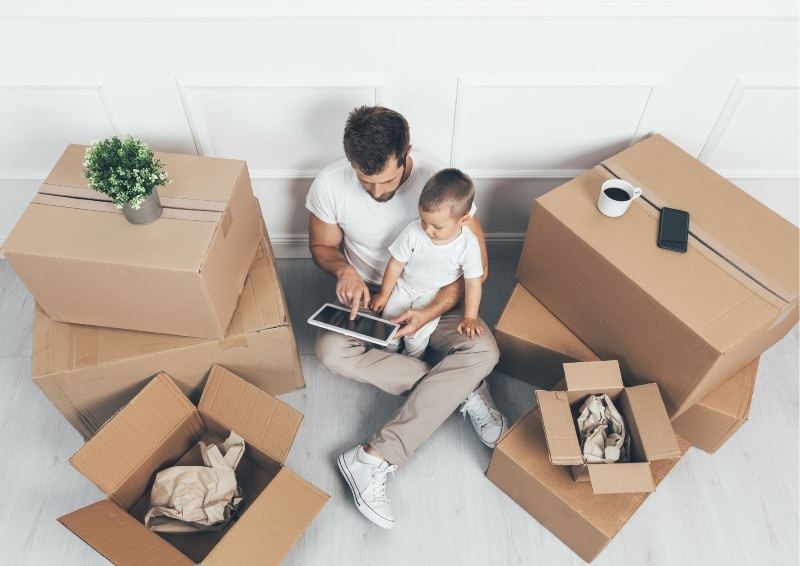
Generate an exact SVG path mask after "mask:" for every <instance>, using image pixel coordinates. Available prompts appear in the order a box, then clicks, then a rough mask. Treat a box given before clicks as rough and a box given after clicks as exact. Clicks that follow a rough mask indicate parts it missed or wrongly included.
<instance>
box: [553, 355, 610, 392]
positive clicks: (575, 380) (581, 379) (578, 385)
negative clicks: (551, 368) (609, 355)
mask: <svg viewBox="0 0 800 566" xmlns="http://www.w3.org/2000/svg"><path fill="white" fill-rule="evenodd" d="M564 377H565V379H566V382H567V390H568V391H586V392H594V391H603V390H606V389H608V390H613V389H620V388H621V387H622V374H621V373H620V370H619V362H618V361H617V360H606V361H601V362H574V363H570V364H564Z"/></svg>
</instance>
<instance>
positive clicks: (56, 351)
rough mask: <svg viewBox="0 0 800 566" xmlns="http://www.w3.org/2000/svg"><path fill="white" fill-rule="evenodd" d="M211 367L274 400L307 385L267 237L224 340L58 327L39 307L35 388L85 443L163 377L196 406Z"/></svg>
mask: <svg viewBox="0 0 800 566" xmlns="http://www.w3.org/2000/svg"><path fill="white" fill-rule="evenodd" d="M213 363H220V364H224V365H225V366H226V367H228V368H230V369H231V370H232V371H235V372H236V373H237V374H238V375H240V376H241V377H242V378H243V379H245V380H247V381H248V382H250V383H252V384H254V385H256V386H257V387H258V388H260V389H262V390H263V391H266V392H267V393H270V394H272V395H278V394H280V393H286V392H288V391H294V390H296V389H300V388H302V387H304V386H305V382H304V380H303V373H302V370H301V368H300V359H299V356H298V353H297V345H296V343H295V338H294V332H293V331H292V325H291V321H290V319H289V313H288V309H287V307H286V302H285V299H284V296H283V292H282V290H281V286H280V280H279V279H278V274H277V271H276V268H275V261H274V257H273V256H272V250H271V248H270V246H269V241H268V240H267V239H266V238H262V240H261V244H260V245H259V248H258V254H257V255H256V257H255V260H254V261H253V262H252V266H251V268H250V273H249V275H248V277H247V280H246V282H245V285H244V289H243V292H242V296H241V300H240V301H239V305H238V307H237V308H236V313H235V314H234V317H233V320H232V322H231V324H230V328H229V329H228V336H227V337H226V338H224V339H223V340H204V339H200V338H187V337H182V336H172V335H169V334H152V333H148V332H136V331H133V330H119V329H113V328H101V327H95V326H82V325H77V324H67V323H64V322H54V321H52V320H50V319H49V318H48V317H47V315H46V314H45V313H44V312H43V311H42V310H41V309H39V308H37V309H36V314H35V316H34V327H33V359H32V374H33V382H34V383H35V384H36V385H37V386H39V388H40V389H41V390H42V392H43V393H44V394H45V396H46V397H47V398H48V399H49V400H50V402H51V403H53V405H55V407H56V408H57V409H58V410H59V411H60V412H61V414H63V415H64V417H65V418H66V419H67V420H68V421H69V422H70V424H71V425H72V426H73V427H75V428H76V429H77V430H78V432H80V433H81V434H82V435H83V436H84V438H89V437H91V436H92V435H93V434H94V433H95V432H97V430H98V429H99V428H100V427H101V426H102V425H103V423H104V422H106V420H108V419H109V418H111V416H112V415H113V414H114V413H115V412H116V411H117V410H118V409H119V408H120V407H121V406H122V405H124V404H125V403H127V402H128V401H130V400H131V399H132V398H133V397H134V396H135V395H136V394H137V393H138V392H139V391H140V390H141V389H142V387H144V385H145V384H146V383H147V382H148V381H149V380H150V379H151V378H152V377H153V376H154V375H155V374H157V373H159V372H161V371H164V372H167V373H169V375H170V376H171V377H172V379H173V380H174V381H175V383H176V384H177V385H178V386H179V387H180V388H181V390H182V391H183V392H184V394H186V395H187V396H188V397H189V398H190V399H192V400H193V401H197V400H198V399H199V397H200V394H201V392H202V387H203V384H204V383H205V379H206V376H207V375H208V368H209V367H211V365H212V364H213Z"/></svg>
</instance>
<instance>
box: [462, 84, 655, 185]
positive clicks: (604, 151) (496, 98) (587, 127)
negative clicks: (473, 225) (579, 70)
mask: <svg viewBox="0 0 800 566" xmlns="http://www.w3.org/2000/svg"><path fill="white" fill-rule="evenodd" d="M664 82H665V78H663V77H619V78H614V77H604V76H598V77H563V78H562V77H559V78H542V77H536V78H527V77H501V76H482V77H459V79H458V86H457V94H456V102H455V111H454V119H453V136H452V145H451V152H450V162H451V163H452V164H453V165H454V166H457V167H461V168H464V169H466V170H468V171H469V172H470V173H471V174H472V175H473V176H475V177H480V178H513V179H520V178H530V179H543V178H544V179H563V178H570V177H574V176H575V175H577V174H579V173H580V172H582V171H584V170H586V169H588V168H589V167H591V166H592V165H594V164H596V163H597V162H598V161H599V160H600V159H602V158H603V157H606V156H608V155H609V154H611V153H615V152H616V151H619V150H621V149H623V148H624V147H627V146H628V145H631V144H632V143H635V142H636V141H638V139H639V137H640V132H641V128H642V125H643V123H644V120H645V117H646V113H647V110H648V106H649V104H648V103H649V101H650V98H651V96H652V94H653V91H654V89H655V88H656V87H657V86H659V85H662V84H664Z"/></svg>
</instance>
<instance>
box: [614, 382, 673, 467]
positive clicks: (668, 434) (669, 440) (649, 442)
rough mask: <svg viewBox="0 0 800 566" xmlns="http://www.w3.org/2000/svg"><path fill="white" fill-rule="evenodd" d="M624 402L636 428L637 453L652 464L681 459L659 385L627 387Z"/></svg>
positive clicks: (634, 430)
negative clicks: (657, 461) (658, 461)
mask: <svg viewBox="0 0 800 566" xmlns="http://www.w3.org/2000/svg"><path fill="white" fill-rule="evenodd" d="M621 401H622V403H621V405H622V408H623V410H624V415H625V418H626V423H627V424H628V427H629V428H630V429H632V430H631V432H632V434H633V442H634V444H635V445H636V451H637V452H639V453H640V454H641V457H642V458H644V459H646V460H647V461H649V462H653V461H654V460H663V459H665V458H680V455H681V451H680V448H678V441H677V440H676V439H675V431H673V430H672V424H671V423H670V421H669V417H668V416H667V410H666V408H665V407H664V402H663V401H662V400H661V393H659V391H658V385H657V384H655V383H647V384H645V385H637V386H635V387H627V388H626V389H625V391H624V392H623V394H622V396H621Z"/></svg>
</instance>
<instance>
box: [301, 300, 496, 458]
mask: <svg viewBox="0 0 800 566" xmlns="http://www.w3.org/2000/svg"><path fill="white" fill-rule="evenodd" d="M463 316H464V313H463V307H459V308H456V309H453V310H451V311H449V312H447V313H445V314H444V315H442V317H441V319H440V320H439V326H438V327H437V328H436V330H435V331H434V333H433V334H432V335H431V337H430V343H429V344H428V346H429V356H428V357H432V356H434V357H436V358H440V359H441V361H438V363H436V365H434V366H433V367H430V366H429V365H428V364H427V362H425V361H424V360H418V359H416V358H412V357H410V356H406V355H404V354H398V353H396V352H391V351H388V350H386V349H384V348H381V347H377V346H375V347H373V346H370V345H368V344H366V343H365V342H362V341H361V340H358V339H356V338H352V337H350V336H346V335H344V334H339V333H338V332H331V331H325V330H322V331H320V332H319V334H318V336H317V344H316V352H317V357H318V358H319V360H320V361H321V362H322V364H323V365H324V366H325V367H327V368H328V369H329V370H331V371H332V372H334V373H337V374H339V375H341V376H343V377H348V378H350V379H355V380H356V381H361V382H363V383H371V384H372V385H375V386H376V387H379V388H381V389H383V390H384V391H386V392H387V393H391V394H393V395H402V394H404V393H406V392H409V391H410V392H409V393H408V398H407V399H406V401H405V403H403V405H402V406H401V407H400V409H399V410H398V411H397V413H395V415H394V416H393V417H392V419H391V420H390V421H389V422H388V423H386V424H385V425H384V426H383V428H381V429H380V430H379V431H378V432H377V433H375V434H374V435H373V436H372V438H370V440H369V444H370V445H371V446H372V447H373V448H375V449H376V450H377V451H378V452H380V453H381V454H382V455H383V457H384V458H386V459H387V460H388V461H389V462H390V463H391V464H397V465H403V464H405V463H406V462H407V461H408V459H409V458H410V457H411V455H412V454H413V453H414V450H416V449H417V447H419V446H420V445H421V444H422V443H423V442H425V441H426V440H427V439H428V438H429V437H430V436H431V434H433V432H434V431H435V430H436V429H437V428H439V426H440V425H441V424H442V423H443V422H444V421H445V420H447V417H449V416H450V415H451V414H452V413H453V411H455V410H456V408H458V406H459V405H460V404H461V403H462V402H463V401H464V400H465V399H466V398H467V395H469V393H470V392H471V391H473V390H474V389H475V388H476V387H477V386H478V385H479V384H480V382H481V381H482V380H483V378H484V377H486V376H487V375H489V373H490V372H491V371H492V368H494V366H495V365H496V364H497V360H498V359H499V357H500V353H499V351H498V349H497V343H495V341H494V336H492V333H491V331H490V330H489V328H488V327H487V326H486V324H485V323H484V322H483V320H480V319H479V323H480V325H481V326H482V327H483V336H481V337H479V338H474V339H471V338H469V337H468V336H467V335H466V334H459V333H458V332H457V331H456V328H457V327H458V323H459V322H461V320H462V318H463ZM430 350H433V352H430Z"/></svg>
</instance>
